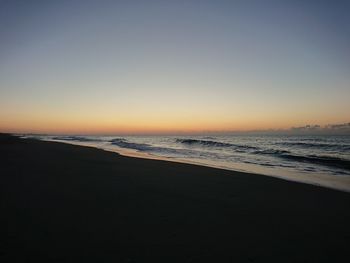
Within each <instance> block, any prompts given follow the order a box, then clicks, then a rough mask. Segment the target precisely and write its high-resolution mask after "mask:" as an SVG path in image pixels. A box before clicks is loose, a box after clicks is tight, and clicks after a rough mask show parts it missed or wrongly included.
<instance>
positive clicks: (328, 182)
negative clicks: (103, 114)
mask: <svg viewBox="0 0 350 263" xmlns="http://www.w3.org/2000/svg"><path fill="white" fill-rule="evenodd" d="M40 140H43V141H49V142H59V143H66V144H70V145H79V146H85V147H93V148H96V149H100V150H103V151H107V152H113V153H117V154H120V155H122V156H126V157H132V158H141V159H151V160H161V161H168V162H175V163H186V164H193V165H199V166H204V167H210V168H215V169H222V170H227V171H233V172H240V173H247V174H248V173H249V174H255V175H262V176H268V177H274V178H278V179H282V180H286V181H291V182H298V183H304V184H310V185H314V186H318V187H325V188H330V189H333V190H339V191H343V192H348V193H350V177H337V178H336V179H333V178H331V177H329V176H326V175H323V174H320V175H318V176H315V175H307V174H306V175H304V176H303V177H302V178H301V177H296V176H293V175H275V174H265V173H255V172H250V171H245V170H240V169H238V168H237V169H236V168H232V167H225V166H220V165H215V164H207V163H203V162H200V161H192V160H186V159H182V158H170V157H164V156H157V155H152V154H149V153H145V152H137V151H133V150H128V149H118V150H116V149H113V148H111V147H98V146H96V145H93V144H90V143H89V142H80V141H63V140H62V141H61V140H52V139H40ZM315 179H317V180H315ZM332 179H333V180H332Z"/></svg>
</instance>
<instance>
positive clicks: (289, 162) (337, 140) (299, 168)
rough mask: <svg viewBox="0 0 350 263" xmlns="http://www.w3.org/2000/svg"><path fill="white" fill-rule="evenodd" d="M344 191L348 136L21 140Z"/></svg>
mask: <svg viewBox="0 0 350 263" xmlns="http://www.w3.org/2000/svg"><path fill="white" fill-rule="evenodd" d="M26 137H34V138H36V139H41V140H49V141H59V142H65V143H71V144H78V145H85V146H93V147H97V148H100V149H104V150H108V151H114V152H118V153H120V154H122V155H127V156H135V157H144V158H152V159H162V160H169V161H176V162H186V163H192V164H199V165H205V166H211V167H216V168H223V169H229V170H235V171H243V172H250V173H257V174H264V175H268V176H274V177H279V178H282V179H286V180H292V181H299V182H304V183H309V184H314V185H320V186H325V187H330V188H335V189H339V190H344V191H350V136H321V135H319V136H303V135H298V136H287V135H278V136H277V135H261V136H255V135H219V136H52V135H51V136H49V135H44V136H43V135H40V136H39V135H37V136H26Z"/></svg>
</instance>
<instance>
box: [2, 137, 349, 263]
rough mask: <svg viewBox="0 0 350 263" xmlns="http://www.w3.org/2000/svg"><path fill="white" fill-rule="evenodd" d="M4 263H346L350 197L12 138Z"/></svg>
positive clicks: (7, 151) (5, 147)
mask: <svg viewBox="0 0 350 263" xmlns="http://www.w3.org/2000/svg"><path fill="white" fill-rule="evenodd" d="M0 160H1V163H0V164H1V176H0V194H1V199H0V204H1V206H0V209H1V216H0V229H1V236H0V261H1V262H344V261H345V260H347V259H348V258H349V257H350V251H349V244H350V225H349V222H350V210H349V207H350V194H349V193H346V192H342V191H337V190H332V189H328V188H323V187H319V186H314V185H307V184H302V183H297V182H290V181H286V180H281V179H278V178H273V177H267V176H263V175H259V174H250V173H242V172H234V171H228V170H224V169H215V168H210V167H204V166H198V165H192V164H184V163H175V162H167V161H162V160H149V159H142V158H132V157H126V156H121V155H118V154H116V153H112V152H107V151H103V150H99V149H96V148H92V147H83V146H76V145H69V144H64V143H58V142H47V141H40V140H34V139H20V138H18V137H14V136H11V135H5V134H4V135H1V136H0Z"/></svg>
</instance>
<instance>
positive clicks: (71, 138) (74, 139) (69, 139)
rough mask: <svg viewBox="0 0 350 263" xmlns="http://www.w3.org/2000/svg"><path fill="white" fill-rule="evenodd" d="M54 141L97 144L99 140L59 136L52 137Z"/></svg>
mask: <svg viewBox="0 0 350 263" xmlns="http://www.w3.org/2000/svg"><path fill="white" fill-rule="evenodd" d="M52 139H53V140H61V141H79V142H97V141H100V140H99V139H92V138H87V137H82V136H57V137H52Z"/></svg>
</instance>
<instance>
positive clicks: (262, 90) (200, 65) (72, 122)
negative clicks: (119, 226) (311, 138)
mask: <svg viewBox="0 0 350 263" xmlns="http://www.w3.org/2000/svg"><path fill="white" fill-rule="evenodd" d="M349 14H350V1H331V0H330V1H322V0H320V1H307V0H303V1H298V0H295V1H283V0H280V1H268V0H266V1H254V0H248V1H220V0H216V1H214V0H213V1H190V0H188V1H181V0H177V1H175V0H174V1H167V0H163V1H146V0H142V1H133V0H129V1H89V0H86V1H75V0H72V1H64V0H61V1H58V0H57V1H54V0H51V1H34V0H33V1H16V0H11V1H3V0H0V132H16V133H72V134H73V133H74V134H77V133H79V134H139V133H140V134H152V133H187V132H188V133H193V132H194V133H196V132H198V133H200V132H207V131H246V130H259V129H287V128H290V127H293V126H295V127H297V126H303V125H308V124H318V125H327V124H335V123H347V122H349V121H350V103H349V101H350V16H349Z"/></svg>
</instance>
